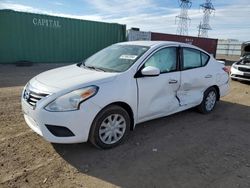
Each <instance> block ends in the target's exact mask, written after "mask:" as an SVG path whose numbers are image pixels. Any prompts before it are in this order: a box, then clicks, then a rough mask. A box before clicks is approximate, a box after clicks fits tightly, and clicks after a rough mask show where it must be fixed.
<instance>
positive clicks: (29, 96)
mask: <svg viewBox="0 0 250 188" xmlns="http://www.w3.org/2000/svg"><path fill="white" fill-rule="evenodd" d="M48 95H49V94H47V93H38V92H34V91H31V90H30V89H29V88H26V89H25V91H24V93H23V98H24V100H25V101H27V103H29V104H30V105H31V106H32V107H33V108H35V106H36V103H37V102H38V101H39V100H41V99H42V98H44V97H46V96H48Z"/></svg>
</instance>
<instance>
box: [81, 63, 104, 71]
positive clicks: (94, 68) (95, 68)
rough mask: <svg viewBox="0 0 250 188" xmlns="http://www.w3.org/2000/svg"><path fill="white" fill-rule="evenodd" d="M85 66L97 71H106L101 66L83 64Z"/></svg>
mask: <svg viewBox="0 0 250 188" xmlns="http://www.w3.org/2000/svg"><path fill="white" fill-rule="evenodd" d="M83 66H84V67H86V68H88V69H92V70H96V71H102V72H106V71H105V70H104V69H102V68H99V67H94V66H86V65H84V64H83Z"/></svg>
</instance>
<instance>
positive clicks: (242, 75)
mask: <svg viewBox="0 0 250 188" xmlns="http://www.w3.org/2000/svg"><path fill="white" fill-rule="evenodd" d="M230 77H231V78H233V79H237V80H242V81H250V72H243V71H240V70H238V69H235V68H234V67H231V73H230Z"/></svg>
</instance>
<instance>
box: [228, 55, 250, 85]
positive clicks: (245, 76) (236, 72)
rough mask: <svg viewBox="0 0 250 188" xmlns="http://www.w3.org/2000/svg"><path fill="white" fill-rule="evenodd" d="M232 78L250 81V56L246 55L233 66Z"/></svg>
mask: <svg viewBox="0 0 250 188" xmlns="http://www.w3.org/2000/svg"><path fill="white" fill-rule="evenodd" d="M230 77H231V78H232V80H241V81H250V54H246V55H245V56H243V57H242V58H241V60H240V61H238V62H235V63H234V64H233V65H232V66H231V74H230Z"/></svg>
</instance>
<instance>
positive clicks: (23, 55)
mask: <svg viewBox="0 0 250 188" xmlns="http://www.w3.org/2000/svg"><path fill="white" fill-rule="evenodd" d="M0 26H1V27H0V44H1V45H0V63H9V62H17V61H30V62H77V61H80V60H82V59H85V58H87V57H89V56H90V55H92V54H93V53H95V52H96V51H98V50H100V49H102V48H104V47H106V46H109V45H111V44H114V43H117V42H121V41H125V39H126V38H125V37H126V25H120V24H114V23H103V22H94V21H86V20H77V19H70V18H62V17H56V16H48V15H41V14H33V13H24V12H16V11H12V10H0Z"/></svg>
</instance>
